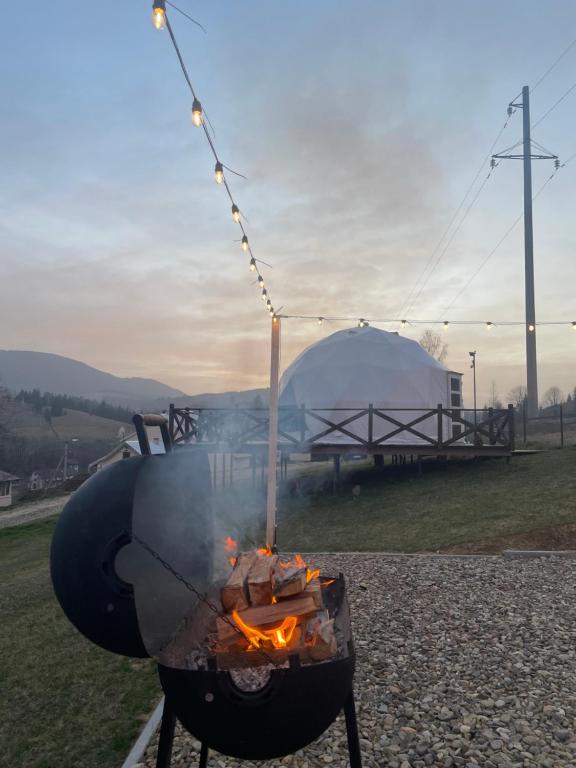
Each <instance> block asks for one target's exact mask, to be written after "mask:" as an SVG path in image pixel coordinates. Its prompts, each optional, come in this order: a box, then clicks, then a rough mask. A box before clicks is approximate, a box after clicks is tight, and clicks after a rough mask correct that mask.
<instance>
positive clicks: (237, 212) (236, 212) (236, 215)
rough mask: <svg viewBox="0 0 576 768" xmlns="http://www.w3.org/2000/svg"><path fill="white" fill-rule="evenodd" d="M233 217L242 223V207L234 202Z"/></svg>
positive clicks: (237, 222)
mask: <svg viewBox="0 0 576 768" xmlns="http://www.w3.org/2000/svg"><path fill="white" fill-rule="evenodd" d="M232 218H233V219H234V221H235V222H236V224H239V223H240V208H238V206H237V205H236V203H232Z"/></svg>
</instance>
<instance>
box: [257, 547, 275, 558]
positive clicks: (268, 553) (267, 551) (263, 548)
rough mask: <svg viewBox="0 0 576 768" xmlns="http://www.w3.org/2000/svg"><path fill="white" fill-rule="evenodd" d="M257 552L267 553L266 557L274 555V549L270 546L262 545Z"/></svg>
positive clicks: (260, 553)
mask: <svg viewBox="0 0 576 768" xmlns="http://www.w3.org/2000/svg"><path fill="white" fill-rule="evenodd" d="M256 552H258V554H259V555H266V557H270V556H271V555H272V550H271V549H270V547H260V549H257V550H256Z"/></svg>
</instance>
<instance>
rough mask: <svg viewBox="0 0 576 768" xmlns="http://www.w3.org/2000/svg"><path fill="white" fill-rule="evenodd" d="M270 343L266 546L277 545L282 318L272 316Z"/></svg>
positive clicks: (272, 546)
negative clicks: (277, 471)
mask: <svg viewBox="0 0 576 768" xmlns="http://www.w3.org/2000/svg"><path fill="white" fill-rule="evenodd" d="M271 325H272V339H271V345H270V403H269V405H268V430H269V431H268V488H267V495H266V546H267V547H269V548H270V549H273V548H274V547H275V545H276V485H277V479H276V458H277V453H278V386H279V375H280V318H279V317H276V315H274V317H273V318H272V323H271Z"/></svg>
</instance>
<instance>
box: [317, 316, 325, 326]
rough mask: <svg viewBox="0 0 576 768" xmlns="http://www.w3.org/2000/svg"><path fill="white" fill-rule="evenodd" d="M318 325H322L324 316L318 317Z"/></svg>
mask: <svg viewBox="0 0 576 768" xmlns="http://www.w3.org/2000/svg"><path fill="white" fill-rule="evenodd" d="M318 325H324V318H323V317H319V318H318Z"/></svg>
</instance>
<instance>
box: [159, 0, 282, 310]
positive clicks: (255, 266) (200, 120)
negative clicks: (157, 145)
mask: <svg viewBox="0 0 576 768" xmlns="http://www.w3.org/2000/svg"><path fill="white" fill-rule="evenodd" d="M167 5H168V6H170V7H172V8H174V9H175V10H177V11H179V12H180V13H181V14H182V15H184V16H186V18H188V19H189V20H190V21H192V22H194V23H195V24H197V26H199V27H200V28H201V29H204V27H202V25H201V24H199V22H196V20H195V19H193V18H192V17H191V16H189V15H188V14H186V13H185V12H184V11H182V10H181V9H180V8H177V6H175V5H174V4H173V3H171V2H169V0H154V2H153V5H152V22H153V24H154V26H155V27H156V29H159V30H162V29H167V30H168V34H169V36H170V41H171V43H172V46H173V48H174V51H175V53H176V56H177V58H178V63H179V64H180V69H181V70H182V74H183V75H184V79H185V81H186V84H187V86H188V88H189V90H190V93H191V95H192V111H191V118H192V123H193V124H194V125H195V126H196V127H197V128H201V129H202V130H203V132H204V136H205V137H206V140H207V142H208V145H209V147H210V150H211V152H212V155H213V157H214V160H215V165H214V178H215V180H216V183H217V184H219V185H221V186H222V187H223V188H224V190H225V191H226V194H227V195H228V198H229V200H230V203H231V214H232V220H233V221H234V223H235V224H237V225H238V227H239V228H240V231H241V233H242V237H241V240H240V243H241V247H242V251H243V252H244V253H246V254H248V256H249V259H250V261H249V269H250V271H251V272H253V273H255V275H256V279H257V284H258V285H260V284H262V285H264V283H265V281H264V276H263V275H262V272H261V267H260V266H259V265H262V264H263V265H265V266H268V267H269V266H270V265H269V264H266V262H264V261H261V260H260V259H257V258H256V257H255V255H254V253H253V251H252V246H251V243H250V241H249V239H248V233H247V232H246V229H245V226H244V221H247V219H246V218H245V217H244V215H243V214H242V212H241V209H240V207H239V206H238V204H237V203H236V200H235V198H234V196H233V194H232V190H231V188H230V185H229V183H228V180H227V178H226V175H225V173H224V171H229V172H230V173H232V174H234V175H235V176H239V177H241V178H243V179H245V178H246V176H244V175H243V174H241V173H239V172H238V171H235V170H233V169H232V168H230V167H229V166H228V165H226V164H225V163H223V162H222V160H221V159H220V157H219V155H218V152H217V151H216V146H215V144H214V140H213V136H211V135H210V131H209V130H208V126H207V123H208V125H210V126H211V124H210V122H209V121H208V119H207V116H206V112H205V110H204V108H203V106H202V102H201V101H200V99H199V97H198V94H197V92H196V90H195V88H194V85H193V84H192V80H191V78H190V75H189V73H188V69H187V67H186V64H185V62H184V59H183V57H182V54H181V52H180V48H179V46H178V42H177V40H176V37H175V35H174V30H173V29H172V25H171V23H170V19H169V18H168V13H167V11H166V6H167ZM204 31H205V30H204ZM212 131H213V129H212ZM213 132H214V131H213ZM243 219H244V221H243ZM263 290H264V291H265V293H263V294H262V297H263V298H264V300H265V301H266V304H265V306H266V310H267V311H268V313H269V314H270V315H271V316H272V317H274V315H275V311H274V307H273V304H272V301H271V299H270V295H269V289H268V288H265V289H263Z"/></svg>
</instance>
